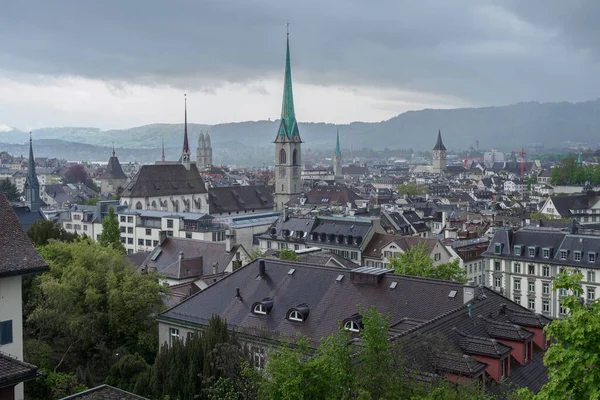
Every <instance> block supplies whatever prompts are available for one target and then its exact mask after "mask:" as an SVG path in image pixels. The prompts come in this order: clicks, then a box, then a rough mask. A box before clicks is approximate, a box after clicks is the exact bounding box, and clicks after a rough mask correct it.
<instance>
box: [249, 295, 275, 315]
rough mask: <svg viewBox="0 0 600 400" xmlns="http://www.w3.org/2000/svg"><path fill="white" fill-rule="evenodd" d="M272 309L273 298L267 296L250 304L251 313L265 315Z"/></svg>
mask: <svg viewBox="0 0 600 400" xmlns="http://www.w3.org/2000/svg"><path fill="white" fill-rule="evenodd" d="M272 309H273V299H271V298H269V297H267V298H264V299H262V300H261V301H257V302H256V303H254V304H253V305H252V314H256V315H267V314H269V313H270V312H271V310H272Z"/></svg>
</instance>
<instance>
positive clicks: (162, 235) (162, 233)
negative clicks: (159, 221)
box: [158, 231, 167, 246]
mask: <svg viewBox="0 0 600 400" xmlns="http://www.w3.org/2000/svg"><path fill="white" fill-rule="evenodd" d="M166 239H167V231H159V232H158V244H159V245H160V246H162V244H163V242H164V241H165V240H166Z"/></svg>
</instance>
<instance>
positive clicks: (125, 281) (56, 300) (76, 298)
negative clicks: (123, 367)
mask: <svg viewBox="0 0 600 400" xmlns="http://www.w3.org/2000/svg"><path fill="white" fill-rule="evenodd" d="M39 251H40V254H41V255H42V256H43V257H44V259H45V260H46V261H47V262H48V264H49V265H50V270H49V271H48V272H45V273H43V274H41V275H39V276H38V277H36V278H35V280H34V284H33V286H34V287H33V288H32V293H31V295H30V299H29V301H28V304H27V309H28V310H30V311H29V312H28V317H27V320H26V333H27V337H35V338H37V339H38V340H40V341H43V342H44V343H46V344H48V345H49V346H51V348H52V349H53V352H54V353H53V357H52V360H54V364H53V365H52V366H53V370H54V371H55V372H63V371H67V372H70V371H76V370H78V371H83V372H84V373H85V374H88V375H89V376H90V378H89V380H90V381H91V382H89V383H90V385H91V384H97V383H98V382H101V381H102V380H103V379H104V377H105V376H106V374H107V372H108V370H109V368H110V366H111V365H112V364H113V363H114V361H116V360H115V357H117V354H122V353H124V352H126V353H132V354H135V353H138V354H140V355H142V356H143V357H144V358H146V359H147V360H152V359H153V357H154V355H155V353H156V348H157V347H158V335H157V324H156V320H155V318H154V315H155V314H156V312H157V311H160V310H161V309H162V307H163V306H162V303H161V300H162V295H161V293H163V292H165V288H164V287H163V286H162V285H160V284H159V283H158V276H157V275H156V273H148V274H138V273H137V272H136V270H135V268H134V267H133V266H132V265H131V264H129V262H128V261H127V260H126V259H125V258H123V257H122V255H121V253H120V252H118V251H116V250H114V249H112V248H106V247H103V246H101V245H99V244H98V243H95V242H92V241H91V240H89V239H88V240H80V241H76V242H73V243H65V242H58V241H51V242H50V243H49V244H48V245H46V246H44V247H41V248H40V249H39ZM86 371H87V372H86Z"/></svg>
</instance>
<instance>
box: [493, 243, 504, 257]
mask: <svg viewBox="0 0 600 400" xmlns="http://www.w3.org/2000/svg"><path fill="white" fill-rule="evenodd" d="M494 253H495V254H500V253H502V244H501V243H496V244H495V245H494Z"/></svg>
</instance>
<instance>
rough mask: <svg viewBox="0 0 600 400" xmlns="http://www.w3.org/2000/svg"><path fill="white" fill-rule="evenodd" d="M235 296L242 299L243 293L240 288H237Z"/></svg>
mask: <svg viewBox="0 0 600 400" xmlns="http://www.w3.org/2000/svg"><path fill="white" fill-rule="evenodd" d="M235 298H236V299H238V300H240V301H241V300H242V295H241V294H240V288H235Z"/></svg>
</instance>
